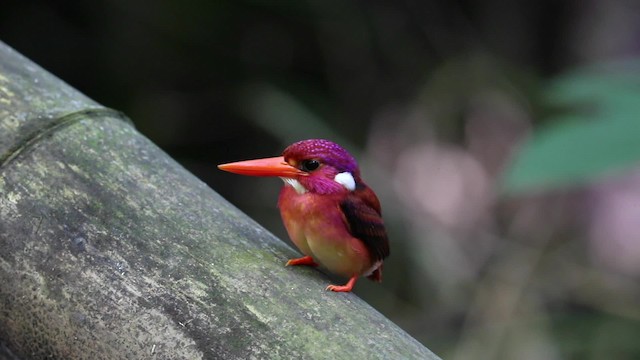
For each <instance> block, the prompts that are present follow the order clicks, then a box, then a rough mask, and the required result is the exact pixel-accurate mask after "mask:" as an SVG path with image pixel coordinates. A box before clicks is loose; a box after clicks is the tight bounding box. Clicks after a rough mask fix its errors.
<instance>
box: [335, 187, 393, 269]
mask: <svg viewBox="0 0 640 360" xmlns="http://www.w3.org/2000/svg"><path fill="white" fill-rule="evenodd" d="M340 209H341V210H342V213H343V214H344V218H345V222H346V224H347V226H348V228H349V232H350V233H351V235H353V237H355V238H357V239H360V240H361V241H362V242H363V243H364V245H365V246H366V247H367V249H368V250H369V254H370V255H371V257H372V260H374V261H378V260H382V259H384V258H386V257H387V256H389V240H388V238H387V231H386V230H385V227H384V222H383V221H382V216H381V214H380V202H379V201H378V198H377V197H376V195H375V194H374V193H373V191H372V190H371V189H369V188H368V187H367V186H366V185H359V186H358V187H357V188H356V190H354V191H353V192H352V193H351V194H349V195H348V196H347V197H346V198H345V199H344V200H343V201H342V202H341V203H340Z"/></svg>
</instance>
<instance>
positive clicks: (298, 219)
mask: <svg viewBox="0 0 640 360" xmlns="http://www.w3.org/2000/svg"><path fill="white" fill-rule="evenodd" d="M339 204H340V198H339V196H331V195H319V194H315V193H311V192H306V193H304V194H299V193H297V192H296V191H295V189H293V188H292V187H290V186H285V187H284V188H283V189H282V191H281V193H280V198H279V201H278V206H279V208H280V214H281V215H282V221H283V223H284V225H285V228H286V229H287V232H288V234H289V237H290V238H291V240H292V241H293V243H294V244H295V245H296V246H297V247H298V249H300V251H301V252H302V253H304V254H305V255H308V256H311V257H313V258H314V259H315V260H316V261H317V262H319V263H320V264H322V265H323V266H325V267H326V268H328V269H329V270H330V271H332V272H334V273H336V274H339V275H343V276H353V275H355V274H362V273H364V272H366V271H367V270H368V269H369V268H371V266H372V262H371V260H370V256H369V253H368V250H367V249H366V247H365V246H364V244H363V243H362V241H360V240H359V239H356V238H354V237H353V236H351V234H350V233H349V231H348V229H347V227H346V224H345V222H344V218H343V215H342V212H341V210H340V206H339Z"/></svg>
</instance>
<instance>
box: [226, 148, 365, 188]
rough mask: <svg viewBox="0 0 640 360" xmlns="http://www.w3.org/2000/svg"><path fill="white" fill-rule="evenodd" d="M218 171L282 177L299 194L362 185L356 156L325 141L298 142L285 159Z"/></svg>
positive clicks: (237, 164)
mask: <svg viewBox="0 0 640 360" xmlns="http://www.w3.org/2000/svg"><path fill="white" fill-rule="evenodd" d="M218 168H220V169H221V170H224V171H229V172H232V173H236V174H242V175H250V176H278V177H280V178H282V180H284V182H285V183H286V184H287V185H290V186H292V187H293V188H294V189H295V190H296V192H298V193H299V194H303V193H306V192H313V193H318V194H332V193H339V192H344V191H353V190H354V189H355V188H356V185H357V184H358V183H359V182H360V170H359V169H358V163H357V162H356V160H355V159H354V158H353V156H351V154H349V153H348V152H347V151H346V150H345V149H343V148H342V147H341V146H340V145H338V144H336V143H334V142H331V141H328V140H322V139H310V140H303V141H299V142H297V143H294V144H292V145H290V146H288V147H287V148H286V149H285V150H284V152H283V153H282V156H278V157H273V158H266V159H258V160H248V161H240V162H235V163H229V164H223V165H219V166H218Z"/></svg>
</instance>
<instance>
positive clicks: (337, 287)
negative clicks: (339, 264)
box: [325, 275, 358, 292]
mask: <svg viewBox="0 0 640 360" xmlns="http://www.w3.org/2000/svg"><path fill="white" fill-rule="evenodd" d="M356 280H358V276H357V275H356V276H354V277H352V278H351V279H349V281H348V282H347V283H346V284H345V285H342V286H340V285H329V286H327V288H326V289H325V290H331V291H335V292H350V291H351V289H353V285H355V284H356Z"/></svg>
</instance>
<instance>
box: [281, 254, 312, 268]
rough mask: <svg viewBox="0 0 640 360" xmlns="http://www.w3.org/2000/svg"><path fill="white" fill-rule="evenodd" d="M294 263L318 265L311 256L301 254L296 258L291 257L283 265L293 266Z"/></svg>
mask: <svg viewBox="0 0 640 360" xmlns="http://www.w3.org/2000/svg"><path fill="white" fill-rule="evenodd" d="M295 265H309V266H318V264H317V263H316V262H315V261H313V258H312V257H311V256H303V257H301V258H297V259H291V260H289V261H287V263H286V264H285V265H284V266H295Z"/></svg>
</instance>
